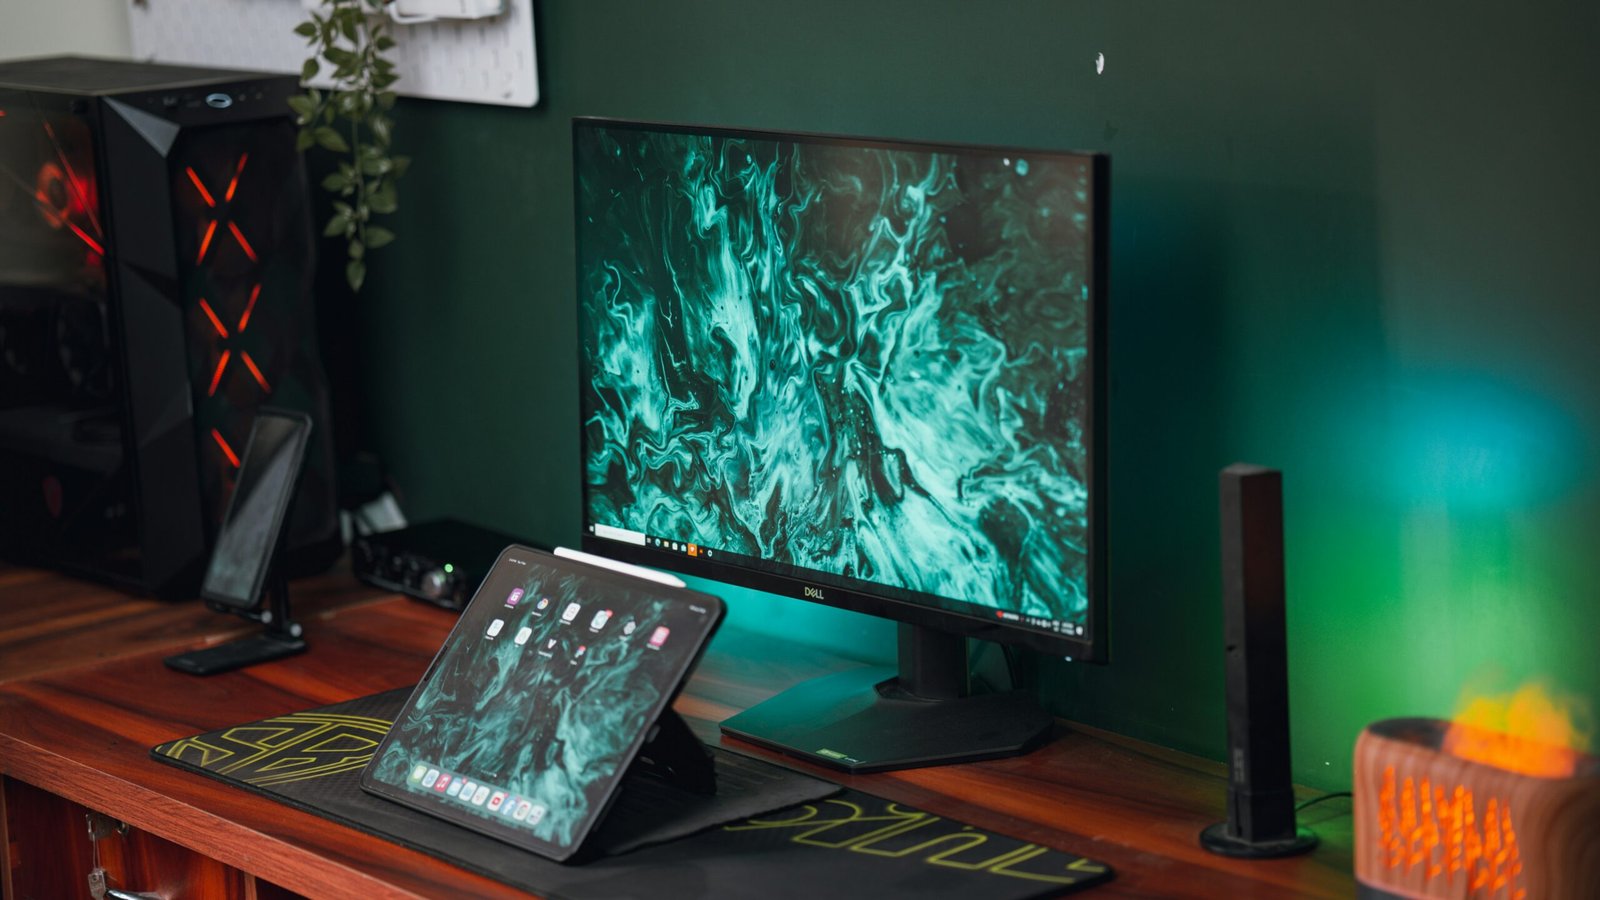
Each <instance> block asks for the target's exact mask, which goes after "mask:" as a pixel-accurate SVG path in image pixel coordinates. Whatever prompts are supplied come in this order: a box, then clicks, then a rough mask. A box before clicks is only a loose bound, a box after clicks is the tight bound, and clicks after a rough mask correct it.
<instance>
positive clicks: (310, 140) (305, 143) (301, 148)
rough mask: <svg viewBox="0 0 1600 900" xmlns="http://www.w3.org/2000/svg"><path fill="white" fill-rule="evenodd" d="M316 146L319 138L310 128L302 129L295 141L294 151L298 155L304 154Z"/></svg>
mask: <svg viewBox="0 0 1600 900" xmlns="http://www.w3.org/2000/svg"><path fill="white" fill-rule="evenodd" d="M316 145H317V136H316V135H314V134H312V133H311V129H309V128H302V129H300V134H299V135H298V136H296V137H295V139H294V149H295V151H296V152H298V153H304V152H306V151H307V150H310V149H311V148H312V147H315V146H316Z"/></svg>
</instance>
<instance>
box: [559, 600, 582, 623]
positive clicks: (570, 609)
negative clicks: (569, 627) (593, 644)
mask: <svg viewBox="0 0 1600 900" xmlns="http://www.w3.org/2000/svg"><path fill="white" fill-rule="evenodd" d="M579 608H580V607H579V606H578V604H577V602H576V601H574V602H572V603H568V604H567V608H566V609H564V610H562V611H561V621H563V622H571V621H572V620H573V619H576V618H577V617H578V609H579Z"/></svg>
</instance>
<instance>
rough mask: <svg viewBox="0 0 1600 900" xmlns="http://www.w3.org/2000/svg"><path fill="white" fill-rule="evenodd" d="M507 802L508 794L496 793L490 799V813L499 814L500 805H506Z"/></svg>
mask: <svg viewBox="0 0 1600 900" xmlns="http://www.w3.org/2000/svg"><path fill="white" fill-rule="evenodd" d="M505 802H506V792H505V791H495V792H494V795H493V796H491V797H490V798H489V811H490V812H498V811H499V809H500V805H501V804H502V803H505Z"/></svg>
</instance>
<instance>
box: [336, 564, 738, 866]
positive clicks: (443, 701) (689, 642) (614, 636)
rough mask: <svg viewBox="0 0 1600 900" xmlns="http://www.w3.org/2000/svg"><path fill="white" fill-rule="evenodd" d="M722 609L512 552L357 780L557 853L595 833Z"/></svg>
mask: <svg viewBox="0 0 1600 900" xmlns="http://www.w3.org/2000/svg"><path fill="white" fill-rule="evenodd" d="M722 615H723V604H722V601H721V600H718V599H717V598H716V597H713V596H711V595H709V594H701V593H698V592H695V591H689V590H685V589H683V588H678V587H671V586H668V585H666V584H658V583H655V582H653V581H647V580H645V579H643V578H639V577H635V576H631V575H626V574H620V573H617V572H613V571H609V570H607V569H604V568H600V567H598V566H593V565H588V564H585V563H582V562H578V561H574V560H570V559H564V558H558V557H556V556H552V555H550V554H548V553H543V552H541V551H538V550H531V549H529V548H527V547H520V546H511V547H508V548H507V549H506V550H505V551H504V552H503V553H501V555H500V558H499V560H497V561H496V562H495V565H494V567H493V568H492V569H491V570H490V571H489V574H488V575H487V576H486V577H485V578H484V580H483V583H482V584H481V585H480V586H479V588H478V592H477V593H476V594H475V595H474V596H473V598H472V601H471V602H470V603H469V604H468V605H467V607H466V609H464V610H463V611H462V613H461V619H460V621H459V622H458V623H457V624H456V627H455V629H454V630H452V631H451V632H450V636H449V638H447V639H446V640H445V643H444V647H443V648H441V649H440V651H439V654H438V655H437V656H436V657H434V660H433V663H432V664H431V665H430V666H429V667H428V671H427V673H426V674H425V675H423V677H422V680H421V681H420V682H419V683H418V684H417V687H416V690H415V691H413V692H412V694H411V699H410V700H408V701H407V702H406V705H405V707H404V709H403V710H402V712H401V713H400V715H399V716H397V717H396V719H395V723H394V726H393V727H392V728H391V729H390V730H389V733H388V735H387V736H386V737H385V738H384V739H383V742H382V743H381V744H380V745H379V747H378V750H377V752H376V753H375V754H373V757H372V761H371V762H370V763H368V764H367V768H366V770H365V771H363V772H362V774H361V786H362V788H364V789H365V790H367V791H369V792H371V793H374V794H377V795H379V796H382V797H386V798H388V799H391V800H395V801H398V802H400V803H403V804H406V805H407V806H411V807H414V808H416V809H419V810H422V811H424V812H427V813H431V814H433V815H435V816H439V817H440V818H443V819H448V820H449V821H451V822H455V823H457V824H459V825H462V826H465V827H467V828H470V829H472V830H474V831H477V832H481V833H483V834H485V835H488V836H490V837H494V838H498V839H499V840H502V841H505V842H506V843H509V844H513V845H515V846H518V847H521V848H524V849H527V850H531V851H533V852H535V853H538V854H540V855H543V856H547V857H550V858H551V859H556V860H564V859H566V858H567V857H569V856H571V855H572V854H573V853H575V852H576V851H577V850H578V848H579V847H580V845H581V844H582V843H583V841H584V839H585V838H586V837H587V836H588V835H589V834H590V833H591V832H592V831H593V830H594V829H595V828H596V827H597V826H598V824H599V822H600V819H601V817H602V816H603V815H604V813H605V811H606V809H607V808H608V807H609V806H610V804H611V801H612V800H613V799H614V796H615V794H616V792H617V789H618V786H619V784H620V783H621V781H622V776H623V774H624V773H625V772H626V770H627V768H628V765H629V763H631V762H632V761H633V759H634V757H635V756H636V755H637V754H638V752H639V748H640V747H641V746H642V745H643V744H644V742H645V740H646V737H647V736H648V734H649V732H650V731H651V728H652V726H653V725H654V724H655V722H656V720H657V719H658V718H659V717H660V716H661V715H662V713H663V712H664V711H665V710H667V708H668V705H669V704H670V703H671V702H672V700H673V698H674V697H675V696H676V695H677V693H678V691H679V689H680V688H681V687H682V685H683V683H684V682H685V681H686V680H687V679H688V676H689V673H690V672H691V671H693V669H694V666H695V663H696V662H698V660H699V657H700V654H701V652H702V651H703V650H704V648H705V645H706V643H707V642H708V640H709V639H710V637H711V634H712V633H713V632H714V631H715V630H716V628H717V625H718V624H720V622H721V620H722Z"/></svg>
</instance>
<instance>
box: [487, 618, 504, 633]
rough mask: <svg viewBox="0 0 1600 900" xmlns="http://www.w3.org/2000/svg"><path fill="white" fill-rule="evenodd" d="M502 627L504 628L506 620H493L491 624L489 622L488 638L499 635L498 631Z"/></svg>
mask: <svg viewBox="0 0 1600 900" xmlns="http://www.w3.org/2000/svg"><path fill="white" fill-rule="evenodd" d="M504 627H506V620H505V619H495V620H494V621H493V622H490V623H489V637H494V636H495V635H497V634H499V633H500V629H502V628H504Z"/></svg>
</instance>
